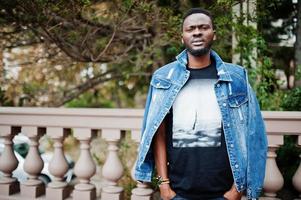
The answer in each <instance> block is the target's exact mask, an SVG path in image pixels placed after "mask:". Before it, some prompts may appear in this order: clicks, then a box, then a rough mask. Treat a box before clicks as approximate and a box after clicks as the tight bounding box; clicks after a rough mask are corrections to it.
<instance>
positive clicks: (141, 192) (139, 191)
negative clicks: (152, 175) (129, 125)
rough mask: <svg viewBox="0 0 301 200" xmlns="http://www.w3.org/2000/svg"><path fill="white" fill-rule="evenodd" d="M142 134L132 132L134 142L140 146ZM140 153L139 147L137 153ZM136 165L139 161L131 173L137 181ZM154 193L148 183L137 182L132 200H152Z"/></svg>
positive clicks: (136, 131)
mask: <svg viewBox="0 0 301 200" xmlns="http://www.w3.org/2000/svg"><path fill="white" fill-rule="evenodd" d="M140 132H141V131H140V130H132V132H131V136H132V140H134V141H135V142H136V143H137V144H138V145H139V143H140V137H141V134H140ZM138 151H139V146H138V148H137V152H138ZM136 157H137V156H136ZM136 164H137V159H136V161H135V163H134V166H133V168H132V173H131V175H132V179H133V180H136V179H135V175H134V172H135V168H136ZM153 192H154V191H153V190H152V189H151V188H150V187H149V185H148V184H147V183H143V182H137V187H136V188H134V189H133V190H132V196H131V200H151V198H152V194H153Z"/></svg>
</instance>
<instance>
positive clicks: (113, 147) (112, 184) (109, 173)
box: [101, 129, 123, 200]
mask: <svg viewBox="0 0 301 200" xmlns="http://www.w3.org/2000/svg"><path fill="white" fill-rule="evenodd" d="M101 134H102V137H103V138H104V139H105V140H106V141H107V143H108V154H107V158H106V161H105V164H104V165H103V168H102V175H103V177H104V178H105V179H106V180H107V181H108V186H106V187H104V188H103V189H102V193H101V197H102V199H110V200H120V199H122V193H123V188H122V187H120V186H117V182H118V180H119V179H120V178H121V177H122V175H123V166H122V163H121V161H120V159H119V157H118V153H117V152H118V150H119V148H118V146H117V145H118V142H119V140H120V138H121V133H120V130H118V129H103V130H102V131H101Z"/></svg>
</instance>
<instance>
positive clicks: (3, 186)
mask: <svg viewBox="0 0 301 200" xmlns="http://www.w3.org/2000/svg"><path fill="white" fill-rule="evenodd" d="M19 132H20V128H19V129H17V128H13V129H12V128H11V127H9V126H0V137H1V138H3V139H4V145H5V146H4V150H3V152H2V154H1V157H0V171H1V172H2V173H3V177H2V178H1V179H0V194H2V195H11V194H14V193H16V192H19V190H20V187H19V182H18V180H17V179H16V178H13V177H12V172H13V171H14V170H15V169H16V168H17V167H18V163H19V161H18V160H17V158H16V155H15V154H14V150H13V147H12V146H13V142H12V139H13V138H14V136H15V135H16V134H18V133H19Z"/></svg>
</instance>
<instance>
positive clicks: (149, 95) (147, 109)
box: [141, 85, 153, 137]
mask: <svg viewBox="0 0 301 200" xmlns="http://www.w3.org/2000/svg"><path fill="white" fill-rule="evenodd" d="M152 91H153V89H152V85H150V86H149V89H148V93H147V97H146V103H145V106H144V115H143V122H142V128H141V137H142V136H143V133H144V130H145V127H146V121H147V116H148V112H149V106H150V103H151V100H152Z"/></svg>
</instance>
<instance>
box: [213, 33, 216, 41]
mask: <svg viewBox="0 0 301 200" xmlns="http://www.w3.org/2000/svg"><path fill="white" fill-rule="evenodd" d="M213 33H214V35H213V41H215V40H216V31H215V30H214V31H213Z"/></svg>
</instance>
